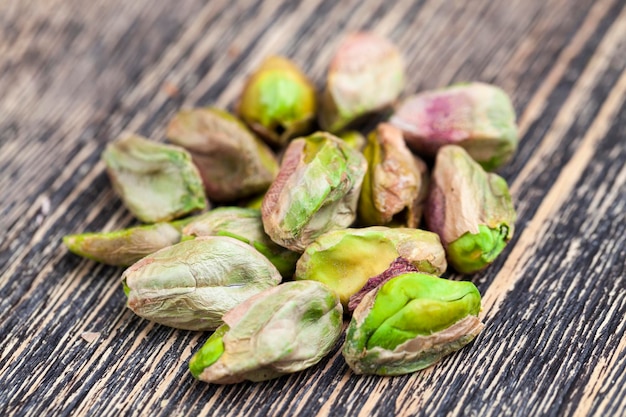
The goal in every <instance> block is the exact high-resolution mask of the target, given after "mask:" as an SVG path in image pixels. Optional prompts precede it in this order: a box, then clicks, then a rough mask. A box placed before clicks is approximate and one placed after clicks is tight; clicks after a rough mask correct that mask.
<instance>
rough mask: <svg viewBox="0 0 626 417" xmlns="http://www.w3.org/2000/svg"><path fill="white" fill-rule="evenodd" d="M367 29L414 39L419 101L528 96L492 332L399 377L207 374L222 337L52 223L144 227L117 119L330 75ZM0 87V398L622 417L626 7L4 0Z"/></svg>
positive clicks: (495, 272) (485, 280) (16, 408)
mask: <svg viewBox="0 0 626 417" xmlns="http://www.w3.org/2000/svg"><path fill="white" fill-rule="evenodd" d="M357 29H368V30H374V31H376V32H378V33H381V34H383V35H385V36H388V37H389V38H390V39H392V40H393V41H394V42H396V43H397V44H398V45H399V47H400V48H401V49H402V50H403V51H404V54H405V56H406V57H407V64H408V67H409V70H408V74H409V77H408V86H407V88H406V91H407V94H408V93H410V92H415V91H420V90H423V89H427V88H434V87H438V86H442V85H447V84H449V83H452V82H459V81H467V80H482V81H486V82H491V83H495V84H498V85H500V86H502V87H503V88H504V89H505V90H506V91H507V92H508V93H509V94H510V95H511V97H512V98H513V100H514V104H515V107H516V110H517V112H518V114H519V124H520V130H521V133H522V135H523V138H522V141H521V145H520V149H519V150H518V153H517V154H516V156H515V158H514V159H513V161H511V163H510V164H509V165H507V166H506V167H503V168H502V169H501V170H500V173H501V174H502V175H503V176H504V177H505V178H506V179H507V181H509V183H510V184H511V190H512V194H513V197H514V200H515V204H516V207H517V210H518V217H519V218H518V221H517V225H516V228H517V232H516V235H515V237H514V239H513V241H512V242H511V244H510V245H509V246H508V247H507V249H506V252H505V253H504V255H503V256H501V257H500V258H499V259H498V260H497V261H496V263H495V264H494V265H492V266H491V267H490V268H488V269H487V270H485V271H484V272H482V273H480V274H477V275H475V276H472V277H471V279H472V281H473V282H474V283H475V284H476V285H477V286H478V288H479V290H480V291H481V293H482V294H483V296H484V299H483V312H482V317H483V319H484V321H485V323H486V329H485V330H484V332H483V333H482V334H481V335H480V336H479V337H478V338H477V340H476V341H475V342H473V343H472V344H471V345H470V346H467V347H466V348H464V349H463V350H461V351H459V352H457V353H456V354H454V355H451V356H450V357H448V358H446V359H445V360H443V361H442V362H441V363H439V364H437V365H436V366H434V367H431V368H429V369H426V370H424V371H422V372H418V373H415V374H412V375H407V376H403V377H395V378H381V377H362V376H360V377H357V376H355V375H353V374H352V373H351V372H350V371H349V369H348V368H347V366H346V365H345V363H344V361H343V358H342V357H341V354H340V353H339V346H336V347H335V350H334V351H333V352H332V354H331V355H330V356H329V357H327V358H326V359H324V360H323V361H322V362H321V363H320V364H318V365H317V366H315V367H313V368H311V369H309V370H307V371H305V372H302V373H299V374H295V375H292V376H288V377H282V378H279V379H276V380H273V381H268V382H265V383H258V384H252V383H243V384H238V385H234V386H215V385H208V384H204V383H201V382H197V381H195V380H194V379H193V378H192V377H191V375H190V374H189V372H188V370H187V362H188V360H189V358H190V357H191V355H192V354H193V353H194V352H195V350H197V348H198V347H199V346H200V344H201V343H203V342H204V340H206V338H207V337H208V335H207V334H201V333H194V332H185V331H176V330H172V329H168V328H165V327H162V326H159V325H155V324H152V323H149V322H147V321H145V320H142V319H140V318H138V317H136V316H134V315H133V314H132V313H131V312H130V311H129V310H127V309H126V308H125V296H124V294H123V291H122V289H121V287H120V285H119V277H120V275H121V272H122V270H121V269H119V268H112V267H106V266H102V265H98V264H96V263H94V262H91V261H86V260H82V259H79V258H77V257H75V256H73V255H71V254H68V252H67V251H66V249H65V248H64V247H63V245H62V243H61V238H62V237H63V236H64V235H66V234H69V233H77V232H81V231H98V230H112V229H116V228H120V227H123V226H126V225H128V224H131V223H132V218H131V216H130V215H129V214H128V213H127V212H126V210H125V209H124V208H123V207H122V205H121V203H120V202H119V200H118V199H117V198H116V197H115V196H114V194H113V192H112V190H111V187H110V184H109V182H108V179H107V178H106V176H105V174H104V170H103V165H102V163H101V162H100V161H99V158H100V153H101V152H102V150H103V148H104V146H105V145H106V143H107V142H109V141H111V140H113V139H114V138H115V137H117V136H118V135H119V134H120V132H122V131H124V130H131V131H137V132H139V133H141V134H143V135H146V136H149V137H151V138H153V139H155V140H163V131H164V126H165V125H166V123H167V122H168V120H169V118H170V117H171V116H172V115H173V114H174V113H175V112H176V111H177V110H178V109H179V108H181V107H190V106H196V105H208V104H215V105H218V106H224V107H232V106H233V105H234V103H235V102H236V100H237V97H238V94H239V92H240V90H241V87H242V85H243V82H244V81H245V78H246V76H247V75H248V74H249V73H250V71H252V70H253V69H254V68H255V67H256V66H257V65H258V64H259V63H260V62H261V61H262V60H263V59H264V58H265V57H266V56H267V55H269V54H272V53H280V54H284V55H286V56H289V57H291V58H292V59H293V60H295V61H296V62H297V63H298V64H299V65H301V66H302V67H303V68H304V69H305V71H306V72H307V73H308V74H310V76H311V77H312V79H313V80H314V81H315V83H316V84H317V85H318V86H319V87H321V86H322V84H323V79H324V73H325V71H326V66H327V65H328V61H329V59H330V56H331V54H332V53H333V51H334V48H335V47H336V46H337V44H338V42H339V41H340V40H341V39H342V36H344V35H345V34H346V33H348V32H350V31H353V30H357ZM0 92H1V94H0V173H1V175H0V190H1V195H2V199H1V202H0V273H1V275H0V335H1V336H2V337H1V338H0V415H19V416H29V415H105V416H106V415H164V416H165V415H220V416H221V415H230V416H235V415H246V416H261V415H276V416H282V415H298V416H313V415H319V416H344V415H355V416H390V415H419V416H439V415H464V416H513V415H515V416H530V415H533V416H535V415H546V416H561V415H576V416H623V415H626V320H625V319H624V317H626V268H625V266H626V245H625V237H624V236H626V168H625V165H626V146H624V145H625V138H626V4H625V3H624V1H623V0H576V1H574V0H542V1H536V0H532V1H529V0H511V1H504V0H496V1H488V0H477V1H472V2H440V1H435V0H420V1H398V2H382V1H374V0H363V1H356V0H354V1H352V0H349V1H342V2H337V1H331V0H309V1H303V2H297V1H289V2H288V1H284V2H279V1H265V2H263V1H250V2H245V1H238V0H232V1H223V0H212V1H208V2H203V1H200V0H180V1H176V2H174V1H171V2H148V1H146V0H137V1H134V2H125V1H121V0H108V1H104V0H101V1H93V2H81V1H78V0H29V1H19V2H17V1H13V2H11V1H9V2H6V1H5V2H0ZM451 276H452V277H455V276H454V275H451ZM455 278H457V277H455Z"/></svg>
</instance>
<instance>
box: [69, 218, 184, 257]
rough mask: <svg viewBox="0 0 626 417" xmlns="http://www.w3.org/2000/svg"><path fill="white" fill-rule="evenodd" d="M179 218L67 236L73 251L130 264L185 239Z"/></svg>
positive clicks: (78, 253)
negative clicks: (110, 230) (177, 219)
mask: <svg viewBox="0 0 626 417" xmlns="http://www.w3.org/2000/svg"><path fill="white" fill-rule="evenodd" d="M181 237H182V235H181V231H180V227H179V226H177V222H172V223H156V224H150V225H145V226H136V227H130V228H128V229H123V230H116V231H113V232H105V233H81V234H75V235H68V236H65V237H63V243H64V244H65V246H67V248H68V249H69V250H70V252H72V253H74V254H76V255H79V256H82V257H84V258H88V259H92V260H94V261H97V262H102V263H104V264H108V265H115V266H129V265H132V264H133V263H135V262H137V261H138V260H140V259H141V258H143V257H144V256H146V255H150V254H151V253H154V252H156V251H158V250H159V249H162V248H165V247H167V246H171V245H174V244H176V243H178V242H180V240H181Z"/></svg>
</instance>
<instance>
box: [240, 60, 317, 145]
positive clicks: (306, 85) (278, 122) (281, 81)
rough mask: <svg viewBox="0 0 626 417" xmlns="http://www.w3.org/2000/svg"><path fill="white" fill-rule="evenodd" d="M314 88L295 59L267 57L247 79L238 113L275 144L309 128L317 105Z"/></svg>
mask: <svg viewBox="0 0 626 417" xmlns="http://www.w3.org/2000/svg"><path fill="white" fill-rule="evenodd" d="M316 100H317V99H316V97H315V88H314V86H313V84H312V83H311V82H310V81H309V79H308V78H307V77H306V76H305V75H304V73H303V72H302V71H301V70H300V68H298V67H297V66H296V65H295V64H294V63H292V62H291V61H289V60H288V59H286V58H284V57H280V56H271V57H269V58H267V59H266V60H265V61H264V62H263V64H261V66H260V68H259V69H258V70H257V71H256V72H255V73H254V74H252V75H251V77H250V78H249V79H248V82H247V83H246V85H245V87H244V89H243V92H242V95H241V101H240V103H239V108H238V113H239V116H240V117H241V118H242V119H243V120H244V121H245V122H246V123H247V124H248V125H249V126H250V127H251V128H252V129H253V130H254V131H255V132H257V133H258V134H259V135H261V136H262V137H264V138H265V139H267V140H268V141H269V142H270V143H272V144H275V145H285V144H286V143H287V141H288V140H289V139H290V138H293V137H294V136H297V135H300V134H305V133H307V131H310V128H311V126H312V123H313V121H314V120H315V113H316V109H317V103H316Z"/></svg>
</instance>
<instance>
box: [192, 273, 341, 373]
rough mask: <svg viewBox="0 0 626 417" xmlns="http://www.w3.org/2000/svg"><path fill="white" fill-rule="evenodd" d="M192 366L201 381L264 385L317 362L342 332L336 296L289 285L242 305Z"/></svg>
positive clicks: (308, 285)
mask: <svg viewBox="0 0 626 417" xmlns="http://www.w3.org/2000/svg"><path fill="white" fill-rule="evenodd" d="M224 322H225V324H224V325H223V326H222V327H220V328H219V329H217V331H216V332H215V333H214V334H213V335H212V336H211V337H210V338H209V339H208V340H207V342H206V343H205V344H204V346H203V347H202V348H200V350H199V351H198V352H196V353H195V354H194V356H193V357H192V358H191V360H190V362H189V369H190V371H191V373H192V375H193V376H194V377H195V378H197V379H200V380H201V381H205V382H211V383H215V384H232V383H237V382H241V381H244V380H248V381H265V380H268V379H272V378H277V377H279V376H281V375H284V374H288V373H292V372H298V371H301V370H303V369H306V368H309V367H311V366H313V365H315V364H316V363H318V362H319V361H320V360H321V359H322V358H323V357H324V356H326V355H327V354H328V353H329V352H330V350H331V349H332V348H333V346H334V345H335V343H336V342H337V340H338V339H339V336H340V335H341V330H342V307H341V303H340V302H339V299H338V298H337V295H336V294H335V293H334V292H333V291H332V290H330V289H329V288H327V287H326V286H325V285H323V284H321V283H319V282H314V281H300V282H287V283H284V284H281V285H279V286H277V287H274V288H271V289H268V290H266V291H264V292H262V293H260V294H258V295H256V296H254V297H251V298H250V299H248V300H246V301H245V302H243V303H241V304H240V305H238V306H237V307H235V308H234V309H232V310H231V311H229V312H228V313H227V314H225V315H224Z"/></svg>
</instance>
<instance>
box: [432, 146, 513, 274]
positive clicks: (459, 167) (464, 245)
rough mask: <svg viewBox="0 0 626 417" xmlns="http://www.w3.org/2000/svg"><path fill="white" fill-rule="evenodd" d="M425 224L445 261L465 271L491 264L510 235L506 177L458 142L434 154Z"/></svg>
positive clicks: (509, 199)
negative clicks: (490, 170)
mask: <svg viewBox="0 0 626 417" xmlns="http://www.w3.org/2000/svg"><path fill="white" fill-rule="evenodd" d="M425 218H426V224H427V225H428V228H429V230H432V231H433V232H435V233H437V234H438V235H439V237H440V238H441V242H442V243H443V245H444V247H445V248H446V252H447V256H448V262H450V264H451V265H452V266H453V267H454V269H456V270H457V271H459V272H461V273H463V274H471V273H474V272H478V271H480V270H481V269H483V268H485V267H486V266H488V265H489V264H490V263H492V262H493V261H494V260H495V258H496V257H497V256H498V255H499V254H500V252H502V250H503V249H504V247H505V246H506V244H507V242H508V241H509V240H510V239H511V238H512V237H513V231H514V225H515V219H516V213H515V208H514V207H513V203H512V201H511V196H510V194H509V188H508V186H507V183H506V181H505V180H504V179H503V178H502V177H500V176H498V175H496V174H492V173H488V172H485V170H484V169H483V168H482V167H481V166H480V165H479V164H478V163H476V162H475V161H474V160H473V159H472V158H471V157H470V156H469V155H468V153H467V152H466V151H465V150H464V149H463V148H461V147H459V146H454V145H449V146H444V147H443V148H441V149H440V150H439V152H438V154H437V159H436V161H435V167H434V170H433V174H432V185H431V189H430V194H429V196H428V200H427V203H426V211H425Z"/></svg>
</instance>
